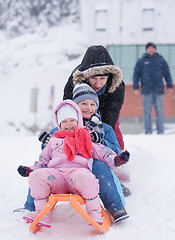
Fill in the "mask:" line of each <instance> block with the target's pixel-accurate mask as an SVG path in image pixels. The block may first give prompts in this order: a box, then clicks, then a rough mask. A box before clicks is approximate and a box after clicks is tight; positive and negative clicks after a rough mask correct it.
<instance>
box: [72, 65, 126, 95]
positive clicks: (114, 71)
mask: <svg viewBox="0 0 175 240" xmlns="http://www.w3.org/2000/svg"><path fill="white" fill-rule="evenodd" d="M103 74H104V75H105V74H111V75H112V83H111V85H110V87H109V92H110V93H113V92H114V91H115V90H116V88H117V87H118V86H119V85H120V83H121V82H122V79H123V74H122V71H121V69H120V68H118V67H116V66H114V65H106V66H100V67H93V68H89V69H87V70H85V71H82V72H81V71H80V70H76V71H75V72H74V73H73V84H74V86H75V85H77V84H80V83H83V82H84V81H85V80H87V79H88V78H89V77H92V76H94V75H103Z"/></svg>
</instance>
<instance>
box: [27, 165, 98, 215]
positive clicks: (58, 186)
mask: <svg viewBox="0 0 175 240" xmlns="http://www.w3.org/2000/svg"><path fill="white" fill-rule="evenodd" d="M29 185H30V189H31V195H32V197H34V199H35V200H39V199H45V198H47V197H48V196H49V195H50V194H51V193H52V194H54V193H56V194H59V193H60V194H65V193H75V194H79V195H81V196H82V197H83V198H84V199H85V200H86V210H87V212H88V213H90V212H96V213H97V216H94V217H93V216H91V217H93V218H98V219H100V218H101V207H100V198H99V196H98V193H99V186H98V179H96V177H95V176H94V175H93V174H92V172H91V171H90V170H88V169H86V168H61V169H55V168H40V169H37V170H35V171H33V172H31V173H30V175H29Z"/></svg>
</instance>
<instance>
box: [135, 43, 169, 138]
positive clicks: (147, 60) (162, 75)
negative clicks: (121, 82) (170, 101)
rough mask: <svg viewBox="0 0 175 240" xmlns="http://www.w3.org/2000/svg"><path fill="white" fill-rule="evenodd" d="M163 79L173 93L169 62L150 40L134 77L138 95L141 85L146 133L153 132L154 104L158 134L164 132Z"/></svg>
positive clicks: (139, 60) (136, 67)
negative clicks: (152, 111)
mask: <svg viewBox="0 0 175 240" xmlns="http://www.w3.org/2000/svg"><path fill="white" fill-rule="evenodd" d="M163 79H165V81H166V85H167V88H168V91H169V93H171V92H172V88H173V83H172V78H171V74H170V71H169V67H168V64H167V62H166V60H165V59H164V58H163V57H162V56H161V55H160V54H159V53H157V52H156V45H155V43H153V42H149V43H147V44H146V53H145V54H144V55H143V56H142V57H141V58H140V59H138V61H137V63H136V66H135V68H134V77H133V89H134V92H135V94H136V95H138V94H140V91H139V88H140V86H141V94H142V104H143V112H144V127H145V134H152V122H151V110H152V106H153V105H154V108H155V112H156V127H157V134H164V105H163V102H164V83H163ZM139 82H140V84H139Z"/></svg>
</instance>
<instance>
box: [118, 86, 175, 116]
mask: <svg viewBox="0 0 175 240" xmlns="http://www.w3.org/2000/svg"><path fill="white" fill-rule="evenodd" d="M164 115H165V117H166V118H167V119H168V118H169V119H170V120H171V119H175V85H174V86H173V93H172V94H171V95H169V94H168V92H167V88H166V87H165V95H164ZM152 116H155V112H154V110H153V111H152ZM121 117H124V118H128V117H138V118H143V109H142V98H141V95H139V96H137V95H135V94H134V91H133V86H132V85H126V91H125V100H124V104H123V106H122V110H121Z"/></svg>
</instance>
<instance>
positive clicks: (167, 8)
mask: <svg viewBox="0 0 175 240" xmlns="http://www.w3.org/2000/svg"><path fill="white" fill-rule="evenodd" d="M80 4H81V23H82V29H83V31H84V34H85V36H86V39H87V44H88V45H92V44H104V45H108V44H145V43H146V42H148V41H154V42H156V43H159V44H165V43H166V44H167V43H174V42H175V18H174V12H175V4H174V0H166V1H165V0H95V1H94V0H80ZM100 11H106V15H105V16H103V17H102V18H101V21H98V16H99V12H100ZM97 15H98V16H97ZM102 15H103V14H102ZM102 15H101V16H102ZM99 19H100V18H99ZM103 20H104V21H103ZM98 22H101V24H100V25H101V26H100V28H101V27H103V25H104V28H105V29H98V25H99V23H98Z"/></svg>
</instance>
